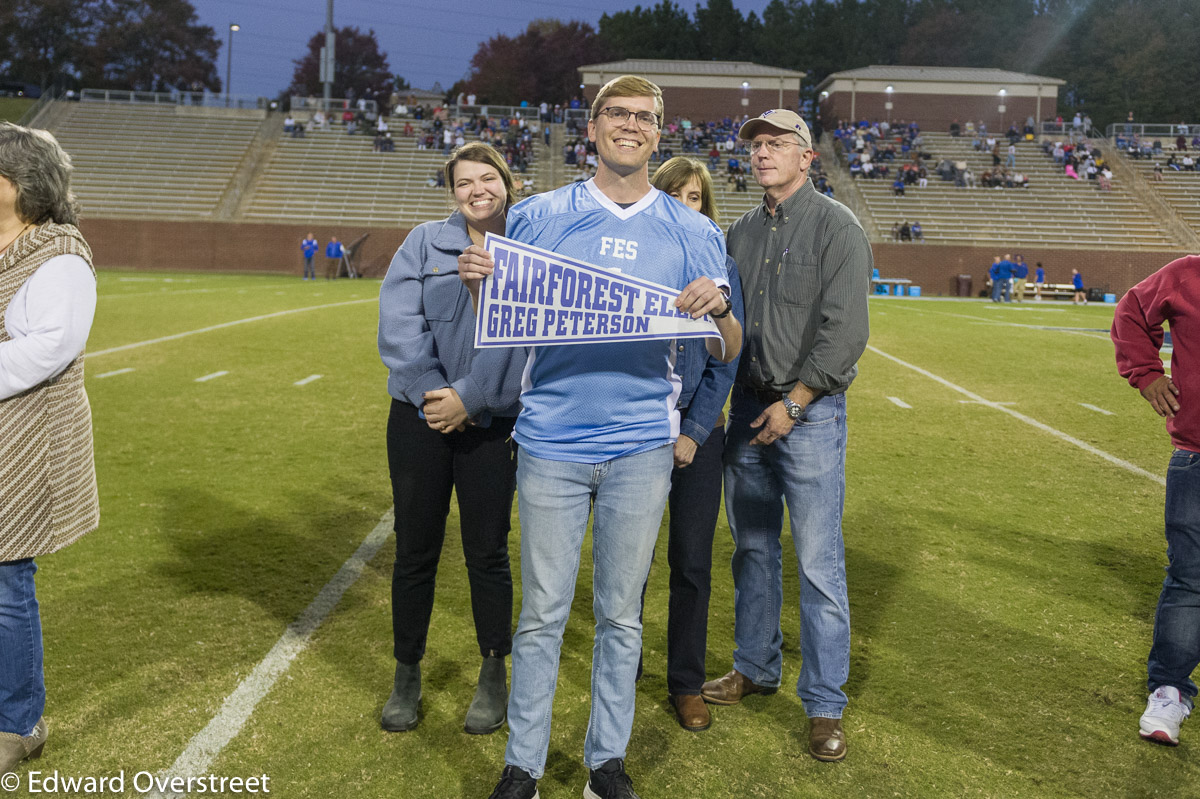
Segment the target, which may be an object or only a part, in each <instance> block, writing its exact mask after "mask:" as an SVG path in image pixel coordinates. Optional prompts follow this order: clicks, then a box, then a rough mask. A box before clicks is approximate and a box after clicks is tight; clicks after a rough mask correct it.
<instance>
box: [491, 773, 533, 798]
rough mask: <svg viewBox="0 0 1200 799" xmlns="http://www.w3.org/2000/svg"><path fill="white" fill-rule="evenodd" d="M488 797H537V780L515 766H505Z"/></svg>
mask: <svg viewBox="0 0 1200 799" xmlns="http://www.w3.org/2000/svg"><path fill="white" fill-rule="evenodd" d="M488 799H538V789H537V780H535V779H534V778H533V777H530V776H529V772H528V771H525V770H524V769H520V768H517V767H516V766H505V767H504V771H503V772H502V773H501V774H500V782H499V783H497V785H496V790H494V791H492V795H491V796H489V797H488Z"/></svg>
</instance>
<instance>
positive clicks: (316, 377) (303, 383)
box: [292, 375, 321, 386]
mask: <svg viewBox="0 0 1200 799" xmlns="http://www.w3.org/2000/svg"><path fill="white" fill-rule="evenodd" d="M320 379H321V375H309V376H308V377H306V378H304V379H303V380H297V381H296V382H295V383H292V385H293V386H307V385H308V384H309V383H311V382H312V381H314V380H320Z"/></svg>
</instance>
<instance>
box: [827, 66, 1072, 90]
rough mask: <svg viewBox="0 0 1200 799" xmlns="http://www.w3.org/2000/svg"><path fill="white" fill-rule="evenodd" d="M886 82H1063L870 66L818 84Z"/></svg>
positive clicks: (991, 72) (974, 70) (1004, 73)
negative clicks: (865, 81)
mask: <svg viewBox="0 0 1200 799" xmlns="http://www.w3.org/2000/svg"><path fill="white" fill-rule="evenodd" d="M851 78H858V79H859V80H886V81H902V80H903V81H933V82H937V83H996V84H1004V83H1008V84H1032V85H1037V84H1042V85H1043V86H1045V85H1051V86H1061V85H1063V84H1064V83H1065V82H1066V81H1063V80H1060V79H1058V78H1049V77H1046V76H1045V75H1030V74H1027V73H1025V72H1010V71H1008V70H1007V69H991V68H979V67H907V66H894V65H883V64H872V65H871V66H869V67H860V68H858V69H848V70H845V71H844V72H835V73H833V74H832V75H830V76H829V77H827V78H825V80H823V81H821V85H820V86H818V87H817V88H818V89H822V88H824V87H826V86H828V85H829V84H831V83H833V82H834V81H835V80H850V79H851Z"/></svg>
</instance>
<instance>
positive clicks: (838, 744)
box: [808, 717, 846, 762]
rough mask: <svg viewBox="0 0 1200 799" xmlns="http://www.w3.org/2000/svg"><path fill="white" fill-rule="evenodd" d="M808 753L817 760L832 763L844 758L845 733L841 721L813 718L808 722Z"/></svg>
mask: <svg viewBox="0 0 1200 799" xmlns="http://www.w3.org/2000/svg"><path fill="white" fill-rule="evenodd" d="M808 722H809V727H808V753H809V754H810V755H812V756H813V757H815V758H816V759H817V760H824V761H827V762H832V761H834V760H841V759H842V758H844V757H845V756H846V733H844V732H842V720H841V719H826V718H820V717H814V718H811V719H809V720H808Z"/></svg>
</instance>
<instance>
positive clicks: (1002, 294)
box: [988, 255, 1013, 302]
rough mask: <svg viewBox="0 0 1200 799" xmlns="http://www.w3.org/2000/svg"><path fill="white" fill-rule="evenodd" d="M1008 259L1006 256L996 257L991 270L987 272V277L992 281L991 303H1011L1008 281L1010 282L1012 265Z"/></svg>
mask: <svg viewBox="0 0 1200 799" xmlns="http://www.w3.org/2000/svg"><path fill="white" fill-rule="evenodd" d="M1008 258H1009V256H1007V255H1005V256H1004V258H1001V257H1000V256H999V255H997V256H996V258H995V261H993V263H992V268H991V269H989V270H988V277H990V278H991V279H992V302H1000V301H1001V300H1002V299H1003V301H1004V302H1012V297H1011V295H1010V294H1009V291H1010V289H1011V286H1010V282H1009V281H1011V280H1012V273H1013V263H1012V261H1010V260H1008Z"/></svg>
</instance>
